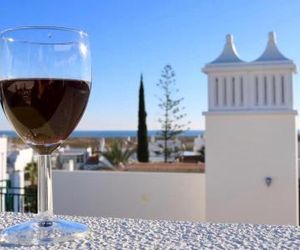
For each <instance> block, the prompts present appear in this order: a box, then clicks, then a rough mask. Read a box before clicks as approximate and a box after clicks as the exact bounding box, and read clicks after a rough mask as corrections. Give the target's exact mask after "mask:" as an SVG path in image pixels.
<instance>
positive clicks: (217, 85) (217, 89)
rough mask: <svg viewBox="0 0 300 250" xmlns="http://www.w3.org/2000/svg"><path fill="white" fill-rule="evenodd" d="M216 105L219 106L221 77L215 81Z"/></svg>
mask: <svg viewBox="0 0 300 250" xmlns="http://www.w3.org/2000/svg"><path fill="white" fill-rule="evenodd" d="M215 105H216V106H219V79H218V78H216V81H215Z"/></svg>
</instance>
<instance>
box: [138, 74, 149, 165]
mask: <svg viewBox="0 0 300 250" xmlns="http://www.w3.org/2000/svg"><path fill="white" fill-rule="evenodd" d="M146 116H147V113H146V109H145V98H144V84H143V75H141V79H140V89H139V121H138V145H137V159H138V161H140V162H149V151H148V132H147V124H146Z"/></svg>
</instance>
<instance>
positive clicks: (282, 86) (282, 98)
mask: <svg viewBox="0 0 300 250" xmlns="http://www.w3.org/2000/svg"><path fill="white" fill-rule="evenodd" d="M284 85H285V84H284V76H281V103H282V104H284V103H285V98H284V96H285V93H284V91H285V89H284Z"/></svg>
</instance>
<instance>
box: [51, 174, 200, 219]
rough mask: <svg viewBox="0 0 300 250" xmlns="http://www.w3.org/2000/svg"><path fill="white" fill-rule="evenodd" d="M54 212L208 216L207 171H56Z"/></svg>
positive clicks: (164, 217)
mask: <svg viewBox="0 0 300 250" xmlns="http://www.w3.org/2000/svg"><path fill="white" fill-rule="evenodd" d="M53 190H54V212H55V214H64V215H82V216H104V217H121V218H144V219H171V220H193V221H204V220H205V175H204V174H200V173H149V172H104V171H101V172H100V171H72V172H69V171H64V170H55V171H53Z"/></svg>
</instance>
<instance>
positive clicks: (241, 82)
mask: <svg viewBox="0 0 300 250" xmlns="http://www.w3.org/2000/svg"><path fill="white" fill-rule="evenodd" d="M240 91H241V93H240V98H241V99H240V101H241V106H243V105H244V83H243V77H241V78H240Z"/></svg>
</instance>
